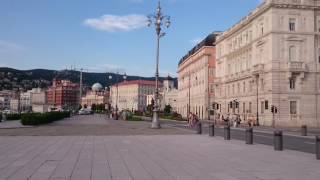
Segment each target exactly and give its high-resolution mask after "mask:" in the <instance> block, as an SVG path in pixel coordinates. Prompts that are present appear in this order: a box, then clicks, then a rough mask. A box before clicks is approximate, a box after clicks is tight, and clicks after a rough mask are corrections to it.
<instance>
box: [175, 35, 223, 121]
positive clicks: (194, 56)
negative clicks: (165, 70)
mask: <svg viewBox="0 0 320 180" xmlns="http://www.w3.org/2000/svg"><path fill="white" fill-rule="evenodd" d="M217 34H219V33H212V34H210V35H209V36H208V37H206V38H205V39H204V40H203V41H202V42H200V43H199V44H197V45H196V46H195V47H194V48H193V49H192V50H190V51H189V52H188V54H187V55H185V56H184V57H183V58H182V59H181V60H180V62H179V65H178V71H177V73H178V100H177V101H178V102H177V108H176V109H177V111H178V113H179V114H181V115H182V117H184V118H186V117H187V115H188V113H189V112H192V113H194V114H197V115H198V117H199V118H200V119H210V116H209V114H210V113H209V110H210V107H211V104H212V102H213V98H214V86H213V81H214V77H215V46H214V43H215V40H216V36H217Z"/></svg>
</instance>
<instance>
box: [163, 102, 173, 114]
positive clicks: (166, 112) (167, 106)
mask: <svg viewBox="0 0 320 180" xmlns="http://www.w3.org/2000/svg"><path fill="white" fill-rule="evenodd" d="M171 109H172V107H171V106H170V104H169V105H166V106H165V107H164V110H163V111H164V113H165V114H170V113H171Z"/></svg>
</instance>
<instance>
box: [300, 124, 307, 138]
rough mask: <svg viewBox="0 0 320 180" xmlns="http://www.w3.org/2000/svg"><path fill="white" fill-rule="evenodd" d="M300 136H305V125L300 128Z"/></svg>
mask: <svg viewBox="0 0 320 180" xmlns="http://www.w3.org/2000/svg"><path fill="white" fill-rule="evenodd" d="M301 136H307V125H302V126H301Z"/></svg>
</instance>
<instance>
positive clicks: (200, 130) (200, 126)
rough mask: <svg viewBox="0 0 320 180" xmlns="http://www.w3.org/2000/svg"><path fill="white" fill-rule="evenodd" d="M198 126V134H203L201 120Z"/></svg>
mask: <svg viewBox="0 0 320 180" xmlns="http://www.w3.org/2000/svg"><path fill="white" fill-rule="evenodd" d="M196 127H197V134H202V124H201V122H198V123H197V126H196Z"/></svg>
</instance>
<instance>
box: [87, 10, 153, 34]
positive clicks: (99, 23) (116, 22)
mask: <svg viewBox="0 0 320 180" xmlns="http://www.w3.org/2000/svg"><path fill="white" fill-rule="evenodd" d="M146 21H147V17H146V16H144V15H139V14H130V15H124V16H117V15H103V16H101V17H99V18H91V19H86V20H85V21H84V24H85V25H86V26H89V27H91V28H94V29H98V30H101V31H107V32H115V31H130V30H134V29H138V28H142V27H145V26H146Z"/></svg>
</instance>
